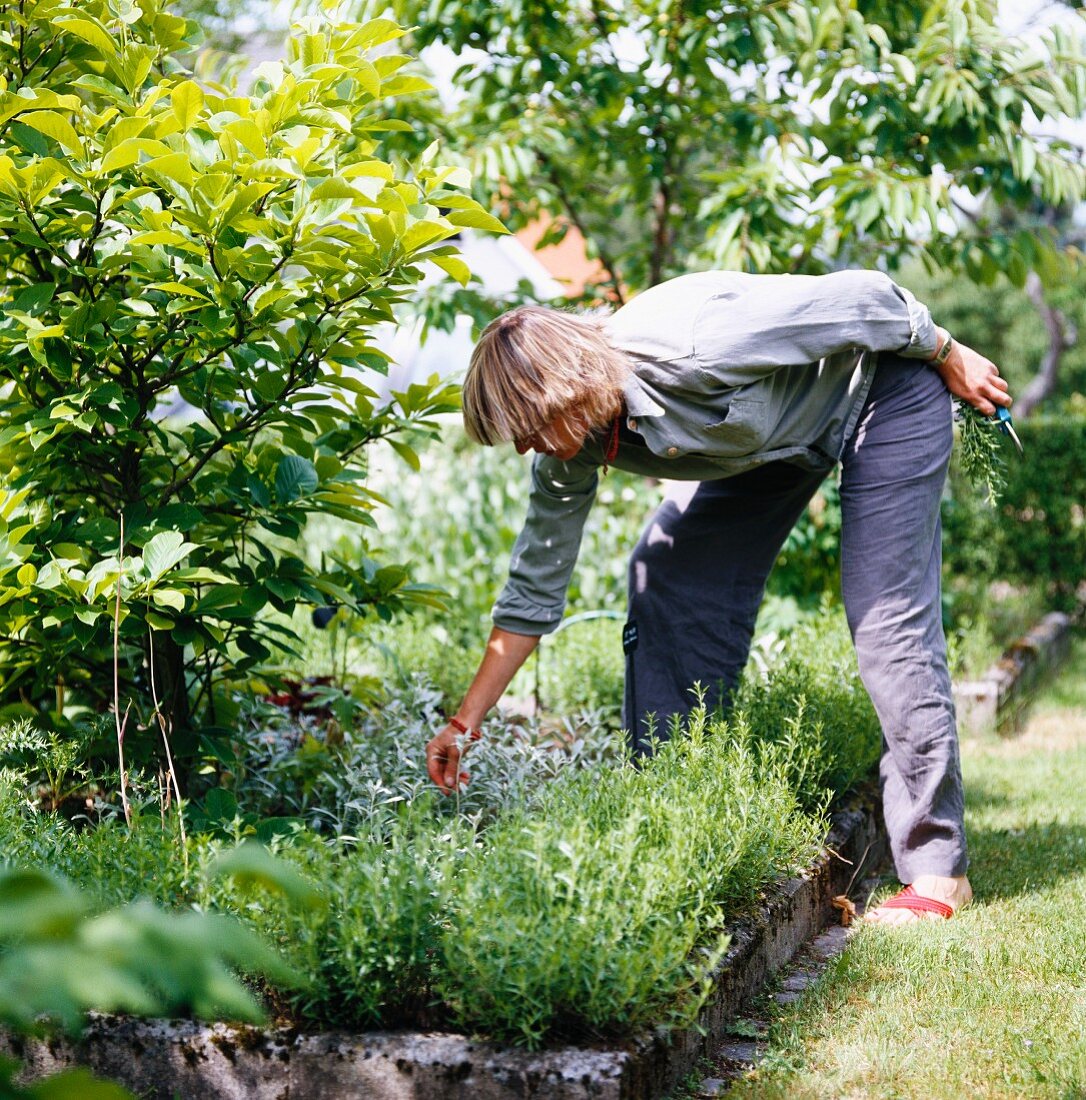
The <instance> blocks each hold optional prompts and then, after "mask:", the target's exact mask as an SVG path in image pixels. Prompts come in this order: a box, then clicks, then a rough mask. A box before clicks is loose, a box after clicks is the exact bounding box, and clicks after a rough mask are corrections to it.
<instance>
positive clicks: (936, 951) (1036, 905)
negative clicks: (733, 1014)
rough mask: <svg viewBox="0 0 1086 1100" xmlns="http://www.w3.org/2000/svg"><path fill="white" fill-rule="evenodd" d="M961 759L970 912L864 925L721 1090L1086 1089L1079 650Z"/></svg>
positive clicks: (958, 1092) (1083, 695) (1084, 775)
mask: <svg viewBox="0 0 1086 1100" xmlns="http://www.w3.org/2000/svg"><path fill="white" fill-rule="evenodd" d="M962 749H963V753H962V756H963V768H964V772H965V783H966V801H967V827H968V831H969V842H970V849H971V860H972V865H971V868H970V880H971V882H972V884H973V888H974V890H975V894H976V900H975V902H974V905H973V906H972V907H971V908H969V909H967V910H965V911H964V912H963V913H962V914H961V915H960V916H959V917H958V918H956V919H955V920H954V921H951V922H949V923H945V924H944V923H942V922H939V923H935V922H933V923H931V924H925V925H920V926H913V927H911V928H908V929H903V930H898V931H893V932H891V931H889V930H881V929H875V928H866V929H863V930H861V932H860V933H859V934H858V935H857V936H856V937H855V938H854V939H853V940H852V942H851V944H850V946H849V948H848V950H847V951H846V952H845V954H844V955H842V956H841V957H840V958H839V959H838V960H837V961H836V963H835V964H834V965H831V967H830V968H829V969H828V970H827V971H826V973H825V975H824V976H823V977H822V979H821V980H820V981H819V982H818V984H817V985H816V986H815V987H813V988H812V989H811V990H810V992H809V993H808V994H807V995H806V996H805V997H804V998H803V1000H802V1001H801V1002H799V1003H798V1004H797V1005H793V1006H790V1007H789V1008H787V1009H780V1010H779V1014H778V1015H777V1018H776V1019H775V1021H774V1024H773V1027H772V1029H771V1032H770V1047H769V1051H768V1056H767V1058H766V1060H765V1061H764V1062H763V1063H762V1065H761V1066H760V1067H759V1068H758V1069H757V1070H756V1071H755V1072H754V1073H753V1074H752V1075H751V1077H750V1078H749V1079H747V1080H745V1081H744V1082H742V1083H740V1084H739V1085H737V1086H736V1088H735V1090H734V1093H733V1095H735V1096H741V1097H758V1098H762V1097H781V1098H784V1097H787V1098H801V1097H802V1098H806V1097H834V1098H837V1097H860V1096H862V1097H895V1098H897V1097H925V1098H936V1100H938V1098H944V1097H945V1098H947V1100H949V1098H951V1097H954V1098H957V1097H964V1096H968V1097H1015V1098H1019V1097H1031V1098H1032V1097H1037V1098H1047V1097H1053V1098H1056V1097H1059V1098H1070V1097H1079V1096H1083V1095H1086V980H1084V979H1086V964H1084V961H1083V959H1084V948H1086V798H1084V797H1083V791H1086V641H1083V640H1079V641H1078V643H1077V645H1076V647H1075V651H1074V653H1073V656H1072V659H1071V661H1070V663H1069V664H1068V665H1067V666H1066V667H1065V669H1064V671H1063V673H1062V675H1061V677H1060V678H1059V680H1058V681H1057V683H1055V684H1054V685H1052V687H1051V688H1049V689H1048V690H1047V691H1046V692H1044V693H1043V694H1042V695H1041V696H1040V697H1039V699H1038V702H1037V705H1036V707H1035V709H1034V712H1033V716H1032V718H1031V719H1030V721H1029V724H1028V726H1027V729H1026V730H1025V732H1024V733H1023V734H1022V735H1021V736H1020V737H1018V738H1015V739H1013V740H998V739H996V738H995V737H989V738H982V739H971V740H967V741H965V742H964V743H963V746H962Z"/></svg>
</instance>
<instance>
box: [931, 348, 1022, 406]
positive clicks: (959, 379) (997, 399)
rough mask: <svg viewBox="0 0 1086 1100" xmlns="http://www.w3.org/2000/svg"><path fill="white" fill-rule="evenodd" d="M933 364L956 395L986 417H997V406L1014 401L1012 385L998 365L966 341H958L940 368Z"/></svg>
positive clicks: (948, 387)
mask: <svg viewBox="0 0 1086 1100" xmlns="http://www.w3.org/2000/svg"><path fill="white" fill-rule="evenodd" d="M947 338H948V339H949V337H947ZM932 366H933V368H934V369H935V370H937V371H938V372H939V374H940V376H941V377H942V379H943V381H944V382H945V383H946V388H947V389H948V390H950V392H951V393H952V394H953V395H954V396H955V397H960V398H961V399H962V400H963V401H965V402H966V403H967V404H969V405H972V406H973V408H975V409H979V410H980V411H981V412H982V413H984V415H985V416H994V415H995V411H996V405H1004V406H1009V405H1010V404H1011V395H1010V394H1009V393H1008V392H1007V391H1008V388H1009V387H1008V386H1007V382H1006V379H1004V378H1001V377H1000V376H999V368H998V367H997V366H996V365H995V364H994V363H993V362H991V361H990V360H989V359H985V357H984V356H983V355H981V354H980V352H977V351H974V350H973V349H972V348H971V347H969V346H967V345H966V344H962V343H960V342H959V341H957V340H955V341H954V346H953V347H952V348H951V349H950V354H949V355H948V356H947V360H946V362H945V363H943V365H942V366H941V367H937V366H935V365H934V364H932Z"/></svg>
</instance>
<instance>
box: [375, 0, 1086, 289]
mask: <svg viewBox="0 0 1086 1100" xmlns="http://www.w3.org/2000/svg"><path fill="white" fill-rule="evenodd" d="M357 6H358V8H360V9H361V10H370V9H371V8H373V7H374V5H372V4H370V3H367V2H366V0H361V2H360V3H358V5H357ZM393 6H394V9H395V10H396V12H397V14H398V15H399V17H400V18H401V19H403V20H404V21H405V22H406V23H409V24H412V25H416V26H417V29H416V30H415V31H414V32H413V33H414V41H415V42H417V43H418V44H419V46H425V45H428V44H430V43H435V42H436V43H441V44H442V45H444V46H447V47H448V48H449V49H451V50H452V51H453V52H454V53H455V54H457V55H458V58H459V61H460V62H461V67H460V69H459V71H458V73H457V75H456V77H455V81H456V85H457V90H456V92H455V94H452V95H450V96H449V102H448V103H447V104H445V106H444V110H439V109H438V108H437V107H436V105H435V108H434V109H435V124H436V125H438V126H439V127H440V128H441V130H442V132H443V133H445V135H446V136H447V139H448V140H449V142H450V143H453V144H455V146H456V147H457V148H458V149H460V151H461V153H462V155H463V157H464V158H465V163H469V164H470V165H471V166H472V168H473V170H474V171H475V173H476V188H477V190H476V194H477V196H478V197H479V198H480V199H481V200H482V201H484V202H485V203H488V204H490V205H491V206H492V207H500V208H501V209H503V210H504V211H506V212H507V221H508V224H509V225H510V226H511V227H513V228H518V227H520V226H521V225H524V224H525V223H526V222H528V221H530V220H532V219H534V218H536V217H538V216H539V215H540V214H541V213H544V212H545V213H546V214H547V215H548V216H550V217H552V218H554V219H555V221H554V223H553V227H552V231H551V237H552V238H558V237H560V236H561V235H562V234H563V233H564V232H566V231H568V230H569V228H570V227H576V228H577V229H578V230H579V231H580V232H581V233H582V234H583V235H584V237H585V239H586V241H587V244H588V248H589V250H590V253H591V254H592V255H594V256H596V257H598V259H599V261H600V276H599V282H600V284H601V287H602V289H603V290H604V292H605V293H606V294H608V295H610V296H614V297H616V298H617V299H619V300H620V301H621V300H622V299H623V298H624V297H625V296H626V294H627V293H628V292H631V291H636V290H638V289H641V288H643V287H645V286H650V285H652V284H654V283H656V282H659V281H660V280H661V279H664V278H668V277H669V276H672V275H677V274H680V273H682V272H684V271H687V270H689V269H690V268H692V267H694V268H697V267H707V266H717V267H729V268H746V269H749V270H757V271H803V272H815V271H820V270H825V269H826V268H827V266H833V265H840V264H842V263H848V264H852V265H854V266H872V265H875V264H880V265H881V264H887V265H889V266H891V267H893V266H895V265H896V264H897V263H898V262H899V261H901V260H902V259H904V258H907V257H910V256H915V255H920V256H922V257H923V258H924V259H925V262H926V263H928V264H929V265H931V266H932V267H933V268H939V269H948V270H956V271H964V272H965V273H966V274H967V275H968V276H969V277H970V278H971V279H974V280H979V281H983V282H991V281H992V280H993V279H994V278H995V277H996V275H997V274H998V273H1001V272H1002V273H1006V274H1007V275H1009V277H1010V278H1011V280H1012V281H1013V282H1015V283H1016V284H1019V285H1021V284H1022V283H1023V282H1024V280H1025V278H1026V274H1027V272H1028V271H1029V270H1031V269H1036V270H1037V271H1039V272H1040V273H1041V274H1042V276H1043V277H1044V278H1045V279H1046V281H1048V282H1052V283H1055V282H1057V281H1058V280H1059V278H1060V274H1059V273H1060V271H1061V270H1062V268H1061V264H1060V262H1059V256H1060V254H1061V253H1060V247H1059V246H1060V242H1059V239H1058V236H1059V235H1058V233H1057V232H1056V231H1054V229H1053V227H1052V226H1051V225H1049V226H1047V227H1045V226H1044V225H1043V224H1036V225H1028V226H1027V225H1022V224H1018V223H1015V222H1014V221H1013V219H1011V220H1007V219H1003V218H999V217H994V218H986V219H982V220H979V221H976V222H974V223H972V224H971V225H970V226H969V228H968V230H967V231H963V227H962V226H961V225H960V224H959V223H960V221H961V219H959V218H956V217H954V216H952V215H953V214H954V212H955V199H954V196H953V194H952V190H951V189H952V188H953V187H957V188H962V189H964V190H965V191H966V192H968V193H969V194H970V195H973V196H981V195H984V196H986V198H987V200H988V201H989V202H990V203H991V204H992V207H993V208H994V209H996V210H999V209H1001V208H1003V207H1005V206H1009V207H1011V208H1021V207H1027V206H1030V205H1033V204H1036V203H1038V202H1041V203H1044V204H1048V205H1049V206H1052V207H1055V208H1057V209H1062V208H1065V207H1066V206H1067V205H1068V204H1072V203H1074V202H1075V201H1076V200H1077V199H1080V198H1081V197H1082V195H1083V184H1084V178H1086V177H1084V169H1083V166H1082V164H1081V157H1080V153H1079V151H1078V150H1077V149H1076V148H1075V147H1074V146H1073V145H1070V144H1068V143H1067V142H1065V141H1062V140H1060V139H1057V138H1051V137H1046V138H1041V137H1038V136H1036V134H1035V133H1034V132H1033V130H1032V129H1031V127H1030V125H1029V124H1030V123H1031V121H1032V120H1033V119H1037V120H1045V119H1050V118H1056V117H1059V116H1061V115H1066V116H1070V117H1079V116H1080V115H1081V114H1082V111H1083V109H1084V107H1086V86H1084V85H1083V83H1082V80H1081V73H1082V69H1083V61H1084V59H1086V52H1084V49H1083V43H1082V37H1081V35H1080V34H1079V33H1077V32H1076V31H1075V30H1074V28H1072V29H1071V30H1067V29H1065V28H1063V27H1055V28H1054V29H1052V30H1051V31H1049V32H1047V33H1046V35H1045V36H1044V37H1043V38H1041V39H1040V40H1039V42H1040V44H1039V45H1038V46H1036V47H1034V46H1031V45H1027V44H1026V43H1025V42H1023V41H1022V40H1018V39H1014V38H1010V37H1008V36H1007V35H1005V34H1004V33H1003V32H1002V31H1001V30H999V28H998V26H997V23H996V5H995V3H994V2H992V0H938V2H935V3H929V4H925V5H924V6H923V9H922V12H920V13H918V9H917V8H916V6H915V5H911V4H907V3H901V2H898V0H879V2H876V3H867V4H860V5H857V4H855V3H851V2H847V0H831V2H829V3H819V4H816V3H811V2H803V0H800V2H794V3H787V4H762V3H739V4H734V5H730V6H728V7H726V8H723V9H721V8H718V7H714V6H712V5H704V4H691V3H678V2H675V3H664V4H660V3H656V2H648V0H644V2H636V3H622V4H617V3H611V2H606V0H605V2H592V3H589V2H586V0H562V2H560V3H549V2H548V3H539V2H535V0H521V2H517V3H513V4H501V5H495V4H489V3H486V2H484V0H397V2H396V3H395V4H394V5H393ZM918 15H919V25H918Z"/></svg>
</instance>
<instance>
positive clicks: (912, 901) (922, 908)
mask: <svg viewBox="0 0 1086 1100" xmlns="http://www.w3.org/2000/svg"><path fill="white" fill-rule="evenodd" d="M879 908H880V909H911V910H912V911H913V912H914V913H938V914H939V915H940V916H942V917H945V918H946V919H947V920H950V918H951V917H952V916H954V907H953V906H952V905H947V903H946V902H945V901H937V900H936V899H935V898H925V897H922V896H921V895H920V894H918V893H917V892H916V891H915V890H914V889H913V888H912V887H911V886H906V887H905V889H904V890H901V891H900V892H899V893H897V894H895V895H894V896H893V897H892V898H887V899H886V901H884V902H883V903H882V904H881V905H880V906H879Z"/></svg>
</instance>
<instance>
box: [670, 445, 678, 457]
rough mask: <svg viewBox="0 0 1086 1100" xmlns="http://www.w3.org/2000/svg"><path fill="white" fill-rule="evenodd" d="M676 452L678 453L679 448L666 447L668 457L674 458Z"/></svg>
mask: <svg viewBox="0 0 1086 1100" xmlns="http://www.w3.org/2000/svg"><path fill="white" fill-rule="evenodd" d="M678 453H679V448H678V447H668V449H667V457H668V458H674V457H675V456H676V455H677V454H678Z"/></svg>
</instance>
